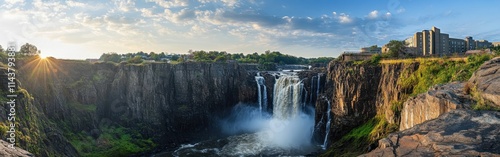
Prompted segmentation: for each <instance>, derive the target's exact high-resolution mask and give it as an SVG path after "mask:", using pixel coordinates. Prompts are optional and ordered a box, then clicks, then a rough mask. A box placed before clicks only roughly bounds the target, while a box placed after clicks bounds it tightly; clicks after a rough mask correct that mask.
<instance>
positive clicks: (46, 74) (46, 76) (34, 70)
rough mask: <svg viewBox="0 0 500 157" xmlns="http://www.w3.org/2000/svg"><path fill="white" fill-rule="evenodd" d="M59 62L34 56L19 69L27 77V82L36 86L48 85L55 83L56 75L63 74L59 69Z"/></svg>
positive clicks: (45, 57)
mask: <svg viewBox="0 0 500 157" xmlns="http://www.w3.org/2000/svg"><path fill="white" fill-rule="evenodd" d="M59 62H60V61H58V60H57V59H55V58H53V57H47V56H42V55H39V56H34V57H33V58H30V59H27V60H26V64H24V65H23V66H22V67H21V69H22V71H25V72H26V73H25V74H26V75H29V77H28V82H30V83H35V84H38V85H48V84H47V83H49V82H57V81H58V80H59V79H58V77H57V76H58V75H60V74H63V75H64V74H65V73H64V71H63V70H62V68H61V67H60V63H59Z"/></svg>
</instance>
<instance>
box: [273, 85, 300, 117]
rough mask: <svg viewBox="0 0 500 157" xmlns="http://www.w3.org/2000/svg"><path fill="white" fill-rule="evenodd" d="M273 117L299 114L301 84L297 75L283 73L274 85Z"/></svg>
mask: <svg viewBox="0 0 500 157" xmlns="http://www.w3.org/2000/svg"><path fill="white" fill-rule="evenodd" d="M274 86H275V88H274V94H275V95H274V99H273V117H274V118H279V119H288V118H292V117H295V116H297V115H298V114H299V112H301V111H300V106H301V97H300V96H301V91H302V90H303V89H302V88H303V84H302V82H301V81H300V80H299V77H298V76H293V75H291V76H287V75H283V76H281V77H280V78H278V79H277V80H276V84H275V85H274Z"/></svg>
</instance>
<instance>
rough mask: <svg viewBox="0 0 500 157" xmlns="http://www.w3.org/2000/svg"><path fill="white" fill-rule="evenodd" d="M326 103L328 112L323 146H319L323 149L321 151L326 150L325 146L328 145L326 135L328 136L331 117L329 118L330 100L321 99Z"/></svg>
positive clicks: (330, 110)
mask: <svg viewBox="0 0 500 157" xmlns="http://www.w3.org/2000/svg"><path fill="white" fill-rule="evenodd" d="M323 98H324V99H325V100H326V101H327V102H328V110H327V116H326V117H327V120H328V121H327V122H326V126H325V128H326V129H325V132H326V133H325V140H324V141H323V145H322V146H321V147H322V148H323V150H326V148H327V145H328V135H329V134H330V122H331V120H332V119H331V117H330V114H331V112H332V106H331V104H330V100H328V99H327V98H326V97H323Z"/></svg>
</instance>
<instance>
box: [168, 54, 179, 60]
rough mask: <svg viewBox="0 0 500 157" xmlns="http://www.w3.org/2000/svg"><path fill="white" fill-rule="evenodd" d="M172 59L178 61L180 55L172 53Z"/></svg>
mask: <svg viewBox="0 0 500 157" xmlns="http://www.w3.org/2000/svg"><path fill="white" fill-rule="evenodd" d="M170 59H171V60H173V61H177V60H179V55H177V54H174V55H172V58H170Z"/></svg>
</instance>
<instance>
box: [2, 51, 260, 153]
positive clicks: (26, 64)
mask: <svg viewBox="0 0 500 157" xmlns="http://www.w3.org/2000/svg"><path fill="white" fill-rule="evenodd" d="M18 65H19V67H22V68H21V69H19V70H18V74H17V76H18V79H19V82H20V83H21V84H22V87H23V88H25V89H26V90H27V91H29V92H30V93H32V95H31V97H32V101H31V103H30V104H31V107H30V108H31V109H33V110H35V111H33V112H36V113H37V114H31V113H26V115H30V116H33V117H35V118H39V117H44V118H46V119H43V120H39V121H40V122H39V123H40V124H41V123H48V124H50V125H51V126H53V127H47V125H38V126H36V124H38V123H35V124H26V125H35V126H36V127H33V126H20V128H23V129H28V128H29V129H32V130H30V131H28V132H29V133H35V132H40V133H41V134H44V135H45V134H49V133H53V132H57V133H58V135H59V136H57V137H58V138H60V140H57V139H54V138H46V137H40V140H38V141H36V142H33V141H27V140H23V139H21V141H23V142H31V143H30V144H27V145H32V146H33V147H32V148H30V147H28V148H27V149H28V150H29V151H31V152H33V153H35V154H36V155H39V156H50V155H51V154H53V155H56V156H60V155H63V154H62V153H64V152H71V151H68V150H67V148H64V147H53V146H50V144H48V143H49V142H51V143H54V144H61V145H66V146H67V147H70V149H72V150H73V153H72V155H70V156H75V155H76V151H74V149H75V148H76V150H77V151H78V153H79V154H80V155H91V154H92V153H95V152H99V151H102V152H101V154H97V155H124V154H130V153H139V152H143V151H147V150H148V148H153V147H155V146H162V147H164V146H166V147H173V146H177V145H179V144H180V143H184V142H190V141H196V140H201V139H207V138H210V137H212V136H217V134H216V133H217V132H218V130H217V128H216V126H215V124H214V123H215V122H214V120H215V119H217V118H220V117H218V116H221V115H225V114H226V113H227V112H229V110H230V109H231V108H232V107H233V106H234V105H236V104H237V103H238V102H251V103H254V102H256V99H257V86H256V85H255V79H254V76H255V74H254V73H250V72H247V71H246V70H245V69H244V68H243V67H241V66H239V65H237V64H225V63H220V64H216V63H213V64H210V63H183V64H177V65H172V64H141V65H129V64H118V65H115V64H112V63H97V64H90V63H88V62H83V61H66V60H56V59H50V58H49V59H46V60H40V59H37V58H31V59H30V60H22V61H19V62H18ZM3 115H6V114H2V116H3ZM21 121H27V120H25V119H22V120H21ZM49 128H50V129H49ZM34 136H35V135H32V136H30V137H31V138H35V137H34ZM114 136H118V137H114ZM113 140H116V141H113ZM42 141H47V142H45V143H41V142H42ZM60 141H66V144H64V142H60ZM68 141H69V142H68ZM137 141H138V142H137ZM124 142H128V143H130V144H131V145H135V146H133V147H128V146H124V145H120V144H121V143H124ZM69 143H71V144H69ZM87 143H88V144H87ZM44 145H45V146H44ZM21 146H24V145H23V144H21ZM122 146H123V147H122ZM72 147H75V148H72ZM40 148H45V149H46V150H40V151H34V150H35V149H40ZM89 149H92V150H89ZM106 149H107V150H106ZM113 149H118V150H116V151H114V152H113ZM120 149H123V150H120ZM43 152H55V153H43ZM57 152H59V153H57ZM120 152H121V153H124V154H115V153H120ZM63 156H64V155H63Z"/></svg>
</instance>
